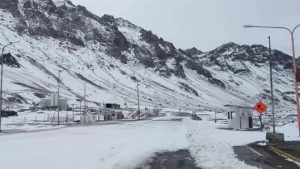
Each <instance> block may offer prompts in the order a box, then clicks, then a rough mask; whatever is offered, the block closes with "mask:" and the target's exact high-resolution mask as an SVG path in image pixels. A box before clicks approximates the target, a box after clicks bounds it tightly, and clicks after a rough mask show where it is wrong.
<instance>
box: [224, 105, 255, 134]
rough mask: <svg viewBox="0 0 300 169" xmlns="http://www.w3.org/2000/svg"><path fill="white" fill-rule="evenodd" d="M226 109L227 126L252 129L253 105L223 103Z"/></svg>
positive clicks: (237, 128)
mask: <svg viewBox="0 0 300 169" xmlns="http://www.w3.org/2000/svg"><path fill="white" fill-rule="evenodd" d="M224 107H225V108H226V110H227V117H228V128H232V129H236V130H240V129H252V128H253V111H254V109H253V107H247V106H238V105H229V104H227V105H224Z"/></svg>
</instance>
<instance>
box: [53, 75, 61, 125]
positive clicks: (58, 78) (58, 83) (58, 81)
mask: <svg viewBox="0 0 300 169" xmlns="http://www.w3.org/2000/svg"><path fill="white" fill-rule="evenodd" d="M61 72H62V70H59V71H58V77H57V125H59V123H60V122H59V110H60V104H59V87H60V74H61ZM55 99H56V98H55V95H54V101H55Z"/></svg>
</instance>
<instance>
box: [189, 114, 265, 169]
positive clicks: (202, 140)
mask: <svg viewBox="0 0 300 169" xmlns="http://www.w3.org/2000/svg"><path fill="white" fill-rule="evenodd" d="M184 123H185V125H186V126H187V128H188V134H187V137H188V140H189V141H190V143H191V145H190V147H189V150H190V152H191V155H192V156H193V157H194V158H195V160H196V163H197V165H198V167H201V168H205V169H224V168H226V169H236V168H239V169H255V168H256V167H252V166H249V165H246V164H245V163H244V162H242V161H240V160H238V159H237V158H236V155H235V153H234V151H233V149H232V146H235V145H244V144H247V143H250V142H253V141H258V140H264V136H265V134H264V133H261V132H246V131H231V130H221V129H216V125H215V124H214V123H211V122H207V121H202V122H199V121H192V120H190V119H185V120H184Z"/></svg>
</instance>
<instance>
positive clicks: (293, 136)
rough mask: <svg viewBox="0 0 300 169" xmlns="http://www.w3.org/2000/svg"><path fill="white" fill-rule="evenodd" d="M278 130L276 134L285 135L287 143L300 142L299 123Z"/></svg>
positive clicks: (289, 124)
mask: <svg viewBox="0 0 300 169" xmlns="http://www.w3.org/2000/svg"><path fill="white" fill-rule="evenodd" d="M276 130H277V131H276V132H280V133H284V139H285V140H286V141H295V140H300V137H299V131H298V124H297V122H295V123H288V124H286V125H284V126H281V127H277V128H276Z"/></svg>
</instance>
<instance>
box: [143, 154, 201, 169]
mask: <svg viewBox="0 0 300 169" xmlns="http://www.w3.org/2000/svg"><path fill="white" fill-rule="evenodd" d="M137 169H200V168H199V167H196V163H195V160H194V159H193V158H192V156H191V155H190V152H189V151H188V150H179V151H175V152H165V153H157V154H156V156H155V157H152V158H151V159H150V160H149V161H148V162H147V163H146V164H144V165H143V166H142V167H140V168H137Z"/></svg>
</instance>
